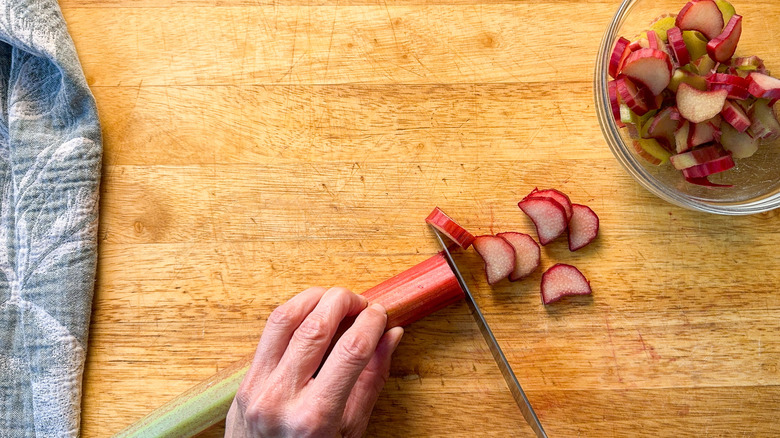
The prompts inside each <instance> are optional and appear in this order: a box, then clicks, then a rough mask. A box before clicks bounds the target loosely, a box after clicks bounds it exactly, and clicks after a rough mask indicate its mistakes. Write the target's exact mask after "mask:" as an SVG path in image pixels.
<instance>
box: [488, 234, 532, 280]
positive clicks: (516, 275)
mask: <svg viewBox="0 0 780 438" xmlns="http://www.w3.org/2000/svg"><path fill="white" fill-rule="evenodd" d="M496 236H498V237H500V238H502V239H504V240H506V241H507V242H508V243H509V244H510V245H512V248H514V250H515V269H514V271H512V273H511V274H509V281H517V280H520V279H522V278H525V277H527V276H529V275H531V273H533V272H534V271H535V270H536V268H538V267H539V265H540V263H541V250H540V249H539V244H538V243H536V241H535V240H534V239H533V238H532V237H531V236H529V235H528V234H524V233H513V232H508V233H498V234H496Z"/></svg>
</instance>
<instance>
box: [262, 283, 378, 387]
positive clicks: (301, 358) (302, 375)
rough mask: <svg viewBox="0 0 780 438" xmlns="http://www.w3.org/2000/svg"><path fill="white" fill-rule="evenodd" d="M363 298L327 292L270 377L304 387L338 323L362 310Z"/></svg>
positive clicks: (344, 292)
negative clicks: (279, 378) (278, 377)
mask: <svg viewBox="0 0 780 438" xmlns="http://www.w3.org/2000/svg"><path fill="white" fill-rule="evenodd" d="M367 303H368V302H367V301H366V299H365V298H364V297H362V296H360V295H356V294H354V293H352V292H350V291H348V290H347V289H344V288H332V289H329V290H328V291H327V292H326V293H325V295H323V296H322V298H321V299H320V302H319V303H318V304H317V306H316V307H315V308H314V310H312V311H311V313H309V315H308V316H307V317H306V318H305V319H304V320H303V322H301V324H300V325H299V326H298V328H297V329H296V330H295V333H293V335H292V338H291V339H290V343H289V345H288V346H287V350H286V351H285V352H284V354H283V355H282V358H281V360H280V361H279V365H278V366H277V368H276V370H275V371H274V373H276V374H277V375H280V376H284V379H285V383H288V384H292V385H294V386H297V387H302V386H304V385H305V384H306V383H307V382H308V381H309V379H311V377H312V375H314V373H315V372H316V371H317V369H318V368H319V366H320V363H321V362H322V358H323V357H324V356H325V352H326V351H327V349H328V346H329V345H330V343H331V340H332V339H333V335H334V334H335V333H336V330H337V329H338V326H339V324H340V323H341V321H342V320H343V319H344V318H346V317H348V316H353V315H356V314H358V313H360V311H361V310H363V309H365V308H366V305H367Z"/></svg>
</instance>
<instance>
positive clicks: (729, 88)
mask: <svg viewBox="0 0 780 438" xmlns="http://www.w3.org/2000/svg"><path fill="white" fill-rule="evenodd" d="M707 89H708V90H710V91H717V90H726V92H727V93H728V94H727V95H726V98H727V99H734V100H745V99H749V98H750V92H749V91H748V89H747V88H742V87H740V86H739V85H734V84H722V83H719V82H714V83H711V84H709V85H707Z"/></svg>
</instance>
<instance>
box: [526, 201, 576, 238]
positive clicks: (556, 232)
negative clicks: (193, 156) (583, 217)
mask: <svg viewBox="0 0 780 438" xmlns="http://www.w3.org/2000/svg"><path fill="white" fill-rule="evenodd" d="M517 206H518V207H520V209H521V210H523V213H525V214H526V215H527V216H528V217H529V218H530V219H531V221H533V223H534V225H535V226H536V234H537V235H538V236H539V243H541V244H542V245H547V244H548V243H550V242H552V241H553V240H555V239H557V238H558V237H560V236H561V234H563V232H564V231H566V226H567V225H568V221H567V220H566V210H565V209H564V208H563V206H562V205H561V204H560V203H558V201H556V200H554V199H552V198H528V199H524V200H522V201H520V202H519V203H518V204H517Z"/></svg>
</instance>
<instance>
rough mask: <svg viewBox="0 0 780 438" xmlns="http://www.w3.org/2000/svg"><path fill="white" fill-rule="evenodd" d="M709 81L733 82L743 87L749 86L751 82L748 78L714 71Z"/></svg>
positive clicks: (712, 82) (710, 82)
mask: <svg viewBox="0 0 780 438" xmlns="http://www.w3.org/2000/svg"><path fill="white" fill-rule="evenodd" d="M707 83H708V84H715V83H720V84H732V85H737V86H739V87H742V88H748V87H749V86H750V82H749V81H748V80H747V79H745V78H743V77H740V76H737V75H733V74H727V73H713V74H711V75H709V76H708V77H707Z"/></svg>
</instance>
